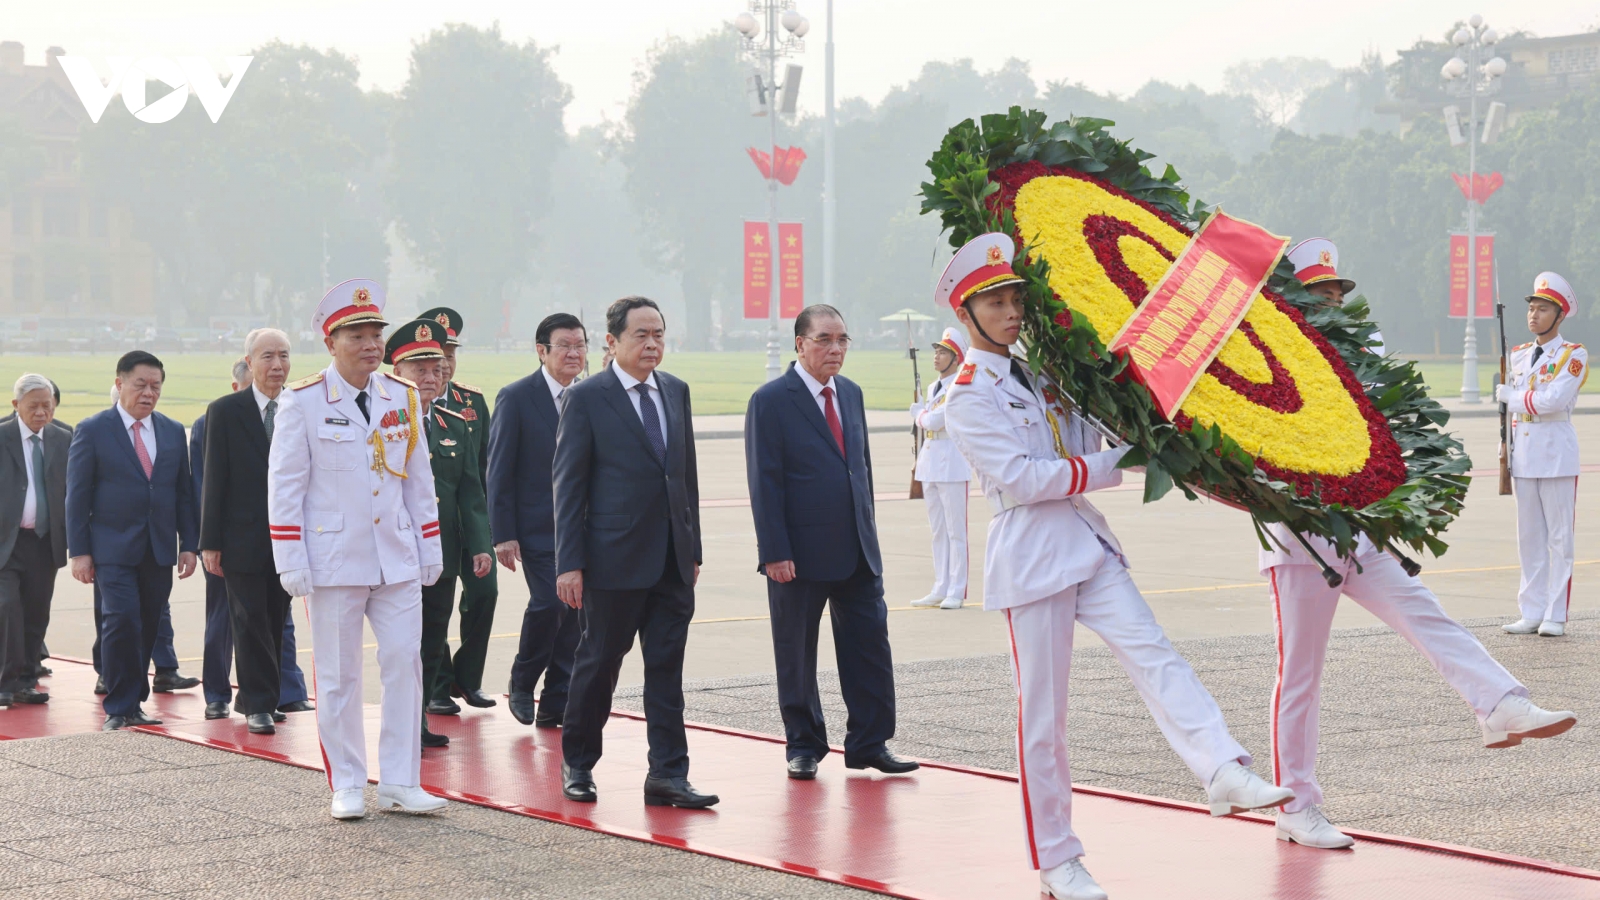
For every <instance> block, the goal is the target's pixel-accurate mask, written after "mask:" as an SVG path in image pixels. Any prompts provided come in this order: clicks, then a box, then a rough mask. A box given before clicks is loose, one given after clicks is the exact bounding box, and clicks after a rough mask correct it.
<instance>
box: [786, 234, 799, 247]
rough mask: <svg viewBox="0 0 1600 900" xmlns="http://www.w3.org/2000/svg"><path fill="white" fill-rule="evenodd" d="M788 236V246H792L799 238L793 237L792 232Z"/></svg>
mask: <svg viewBox="0 0 1600 900" xmlns="http://www.w3.org/2000/svg"><path fill="white" fill-rule="evenodd" d="M788 237H789V246H791V247H793V246H794V245H795V242H796V241H798V240H800V239H799V238H797V237H795V236H794V235H792V234H791V235H789V236H788Z"/></svg>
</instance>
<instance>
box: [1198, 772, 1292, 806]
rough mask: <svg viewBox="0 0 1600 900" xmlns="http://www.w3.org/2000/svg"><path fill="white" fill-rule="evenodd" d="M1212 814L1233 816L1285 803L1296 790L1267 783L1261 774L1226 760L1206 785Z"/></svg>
mask: <svg viewBox="0 0 1600 900" xmlns="http://www.w3.org/2000/svg"><path fill="white" fill-rule="evenodd" d="M1206 795H1207V797H1208V799H1209V800H1210V802H1211V814H1212V815H1213V816H1231V815H1233V814H1234V813H1242V812H1245V811H1247V810H1252V809H1264V808H1267V807H1273V806H1282V805H1284V804H1285V803H1288V802H1289V801H1290V800H1293V799H1294V791H1291V790H1289V789H1288V788H1286V787H1278V786H1277V785H1275V784H1268V783H1267V782H1265V781H1263V780H1262V779H1261V776H1259V775H1257V774H1256V773H1254V772H1252V771H1250V770H1249V769H1246V768H1245V767H1244V766H1241V765H1239V762H1238V761H1237V760H1235V761H1233V762H1230V763H1225V764H1224V765H1223V766H1222V768H1220V769H1218V770H1217V774H1216V775H1214V776H1212V778H1211V786H1210V787H1208V788H1207V789H1206Z"/></svg>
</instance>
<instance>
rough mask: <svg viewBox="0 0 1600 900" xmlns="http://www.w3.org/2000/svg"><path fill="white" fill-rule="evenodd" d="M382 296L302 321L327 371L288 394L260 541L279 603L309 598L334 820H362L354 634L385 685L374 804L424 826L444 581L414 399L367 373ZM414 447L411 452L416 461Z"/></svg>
mask: <svg viewBox="0 0 1600 900" xmlns="http://www.w3.org/2000/svg"><path fill="white" fill-rule="evenodd" d="M383 307H384V296H383V289H382V288H381V287H379V286H378V284H377V283H376V282H373V281H368V280H366V279H353V280H351V281H346V282H344V283H342V284H338V285H335V286H334V287H333V289H332V290H330V291H328V293H327V295H326V296H325V297H323V298H322V302H321V303H320V304H318V305H317V311H316V314H315V316H314V318H313V319H312V327H314V328H319V329H321V330H322V333H323V335H324V339H325V342H326V343H327V346H328V352H329V353H330V354H332V356H333V365H331V366H329V367H328V368H327V369H325V370H323V371H321V372H319V373H317V374H316V375H313V376H311V377H310V378H306V379H304V380H301V381H297V382H294V383H293V384H290V385H289V387H290V389H291V390H290V391H289V392H288V393H287V396H288V397H289V402H287V403H285V404H284V405H283V407H282V408H281V409H280V410H279V411H278V416H277V423H276V428H275V431H274V433H273V441H272V452H271V454H270V457H269V461H268V472H269V475H268V477H269V481H268V484H267V510H268V513H267V514H268V517H269V520H270V521H269V524H268V529H269V530H270V531H271V534H272V549H273V561H274V563H275V565H276V566H277V569H278V575H279V578H280V580H281V581H282V582H283V587H284V590H286V591H288V592H289V594H290V596H296V597H308V598H309V599H308V602H307V607H308V611H309V615H310V619H311V634H312V637H313V640H314V641H315V655H314V656H313V658H312V665H313V668H314V670H315V677H316V682H317V736H318V738H319V739H320V741H321V743H322V756H323V760H324V762H325V763H326V766H327V770H328V786H329V787H331V788H332V789H333V817H334V818H336V819H358V818H361V817H362V816H363V815H365V814H366V804H365V801H364V799H363V794H362V790H363V788H365V786H366V783H367V749H366V748H367V742H366V737H365V734H364V729H363V727H362V703H361V662H362V659H361V658H362V651H361V643H362V620H363V618H365V619H367V620H369V621H370V622H371V623H372V633H373V635H374V636H375V637H376V638H377V641H378V668H379V671H380V673H381V676H382V678H383V700H382V705H383V716H382V726H381V731H380V732H379V736H378V766H379V783H378V804H379V806H380V807H381V808H385V809H387V808H390V807H399V808H400V809H403V810H405V811H407V812H431V811H433V810H437V809H441V808H443V807H444V806H445V801H444V800H443V799H442V798H439V797H434V796H432V795H430V794H428V793H427V792H425V791H423V790H422V788H421V787H420V785H421V781H422V778H421V769H422V750H421V729H422V656H421V654H420V653H419V652H418V650H417V648H418V647H419V646H421V644H422V586H423V585H425V584H433V583H434V582H435V581H437V580H438V579H439V575H440V573H441V572H442V571H443V555H442V550H441V548H440V544H439V510H438V504H437V502H436V501H435V499H434V492H433V470H432V468H431V467H430V465H429V463H428V445H427V442H426V441H425V440H424V439H423V437H422V416H421V409H420V406H421V404H420V401H419V399H418V397H417V392H416V389H415V388H414V387H412V386H411V385H410V384H409V383H408V382H405V381H403V380H401V379H400V378H397V377H395V376H393V375H384V374H382V373H380V372H379V371H378V366H379V365H380V364H381V363H382V361H383V352H384V342H383V326H384V325H385V324H386V323H385V322H384V321H383ZM419 445H420V452H418V447H419Z"/></svg>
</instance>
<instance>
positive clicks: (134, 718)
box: [123, 709, 161, 725]
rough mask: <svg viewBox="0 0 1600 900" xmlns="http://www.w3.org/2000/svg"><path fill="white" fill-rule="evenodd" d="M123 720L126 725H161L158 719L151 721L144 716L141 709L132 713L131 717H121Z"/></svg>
mask: <svg viewBox="0 0 1600 900" xmlns="http://www.w3.org/2000/svg"><path fill="white" fill-rule="evenodd" d="M123 718H124V719H127V720H128V724H129V725H160V724H161V720H160V719H152V718H150V717H149V716H147V715H145V714H144V710H142V709H136V710H134V711H133V715H131V716H123Z"/></svg>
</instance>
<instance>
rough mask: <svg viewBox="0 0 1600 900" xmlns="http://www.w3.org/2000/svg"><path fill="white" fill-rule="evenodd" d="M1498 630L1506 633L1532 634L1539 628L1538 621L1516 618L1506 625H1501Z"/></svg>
mask: <svg viewBox="0 0 1600 900" xmlns="http://www.w3.org/2000/svg"><path fill="white" fill-rule="evenodd" d="M1500 630H1501V631H1504V632H1505V633H1506V634H1533V633H1534V632H1535V631H1538V630H1539V623H1538V622H1535V621H1534V620H1532V619H1518V620H1516V621H1515V622H1511V623H1509V624H1506V625H1501V626H1500Z"/></svg>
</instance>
